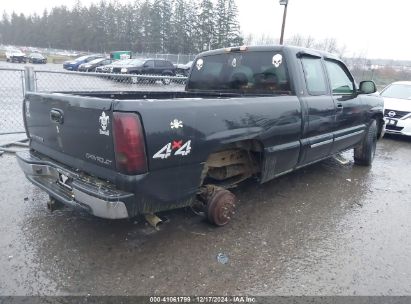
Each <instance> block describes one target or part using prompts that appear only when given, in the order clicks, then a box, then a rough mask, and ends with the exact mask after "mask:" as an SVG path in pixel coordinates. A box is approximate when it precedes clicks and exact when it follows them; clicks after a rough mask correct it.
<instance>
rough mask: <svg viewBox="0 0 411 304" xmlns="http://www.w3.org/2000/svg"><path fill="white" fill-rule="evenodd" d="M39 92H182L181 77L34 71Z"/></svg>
mask: <svg viewBox="0 0 411 304" xmlns="http://www.w3.org/2000/svg"><path fill="white" fill-rule="evenodd" d="M33 74H34V75H33V81H34V91H38V92H92V91H97V92H102V91H105V92H118V91H183V90H184V87H185V83H186V80H187V78H186V77H182V76H167V75H165V76H158V75H134V74H121V73H94V72H58V71H34V73H33Z"/></svg>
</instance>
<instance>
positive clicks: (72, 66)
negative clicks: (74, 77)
mask: <svg viewBox="0 0 411 304" xmlns="http://www.w3.org/2000/svg"><path fill="white" fill-rule="evenodd" d="M97 58H103V56H101V55H98V54H93V55H86V56H81V57H79V58H77V59H74V60H72V61H66V62H64V63H63V68H64V69H66V70H69V71H77V70H78V67H79V66H80V65H81V64H83V63H87V62H90V61H93V60H94V59H97Z"/></svg>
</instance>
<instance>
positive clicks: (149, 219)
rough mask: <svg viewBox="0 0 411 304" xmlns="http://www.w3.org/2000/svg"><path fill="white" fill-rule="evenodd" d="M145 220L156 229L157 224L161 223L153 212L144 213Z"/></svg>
mask: <svg viewBox="0 0 411 304" xmlns="http://www.w3.org/2000/svg"><path fill="white" fill-rule="evenodd" d="M144 217H145V219H146V221H147V222H148V223H149V224H150V225H151V226H152V227H153V228H154V229H156V230H159V228H158V227H159V226H160V225H161V224H162V223H163V220H162V219H161V218H159V217H158V216H157V215H155V214H145V215H144Z"/></svg>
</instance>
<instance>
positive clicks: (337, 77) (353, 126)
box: [325, 58, 366, 153]
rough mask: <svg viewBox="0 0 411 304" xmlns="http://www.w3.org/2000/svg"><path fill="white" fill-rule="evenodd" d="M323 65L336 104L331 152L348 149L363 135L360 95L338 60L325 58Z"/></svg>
mask: <svg viewBox="0 0 411 304" xmlns="http://www.w3.org/2000/svg"><path fill="white" fill-rule="evenodd" d="M325 66H326V70H327V74H328V79H329V83H330V86H331V91H332V96H333V99H334V102H335V104H336V109H337V112H336V123H335V130H334V143H333V147H332V150H331V153H336V152H338V151H341V150H345V149H348V148H350V147H352V146H353V145H355V144H357V143H358V142H359V141H360V140H361V139H362V137H363V135H364V130H365V127H366V126H365V124H364V121H365V118H364V116H363V115H364V110H363V105H362V102H361V97H360V96H359V95H358V94H356V89H355V83H354V79H353V77H352V76H351V74H350V72H349V71H348V69H347V67H346V66H345V65H344V63H342V62H341V61H339V60H335V59H328V58H325Z"/></svg>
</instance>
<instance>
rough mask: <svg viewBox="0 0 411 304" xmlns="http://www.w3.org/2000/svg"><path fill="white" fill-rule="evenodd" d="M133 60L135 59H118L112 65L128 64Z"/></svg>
mask: <svg viewBox="0 0 411 304" xmlns="http://www.w3.org/2000/svg"><path fill="white" fill-rule="evenodd" d="M132 60H133V59H124V60H118V61H116V62H113V63H112V64H111V65H113V66H118V65H128V64H130V62H131V61H132Z"/></svg>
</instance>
